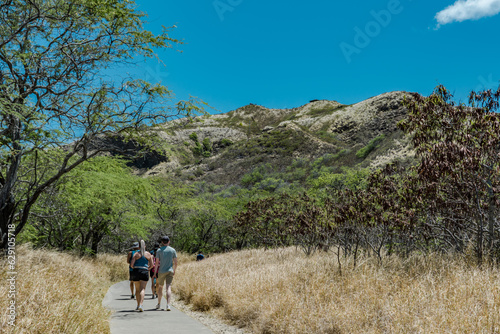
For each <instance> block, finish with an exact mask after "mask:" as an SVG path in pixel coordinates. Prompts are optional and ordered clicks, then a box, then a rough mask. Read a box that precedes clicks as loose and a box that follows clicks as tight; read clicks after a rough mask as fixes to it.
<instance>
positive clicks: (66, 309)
mask: <svg viewBox="0 0 500 334" xmlns="http://www.w3.org/2000/svg"><path fill="white" fill-rule="evenodd" d="M124 259H125V258H124V256H112V255H103V256H99V257H98V258H97V259H84V258H79V257H76V256H72V255H69V254H64V253H58V252H51V251H46V250H31V249H29V248H28V247H27V246H18V247H17V249H16V270H17V273H18V274H17V277H16V293H17V295H16V298H15V301H16V321H15V326H10V325H9V324H8V323H7V318H6V315H7V314H6V313H5V312H2V313H3V314H2V317H1V324H0V326H1V327H0V332H2V333H30V334H32V333H40V334H50V333H109V323H108V320H109V316H110V314H111V312H110V311H108V310H106V309H105V308H103V306H102V299H103V298H104V295H105V294H106V292H107V290H108V288H109V286H110V285H111V284H112V282H113V281H119V280H123V279H126V275H127V273H128V271H127V265H126V263H125V261H124ZM0 266H1V269H0V270H1V271H0V281H1V282H2V283H1V284H0V295H1V296H7V291H8V286H7V284H6V279H7V277H8V274H7V265H6V263H5V259H4V260H2V261H1V263H0ZM10 300H11V299H9V298H4V297H2V298H0V308H1V309H2V310H6V309H7V305H8V303H9V301H10Z"/></svg>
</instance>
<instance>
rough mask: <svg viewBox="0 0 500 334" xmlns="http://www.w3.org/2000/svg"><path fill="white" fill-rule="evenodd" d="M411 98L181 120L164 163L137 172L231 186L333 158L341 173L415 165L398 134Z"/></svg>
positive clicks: (167, 140)
mask: <svg viewBox="0 0 500 334" xmlns="http://www.w3.org/2000/svg"><path fill="white" fill-rule="evenodd" d="M405 95H408V93H405V92H399V91H398V92H390V93H385V94H381V95H378V96H375V97H372V98H370V99H367V100H365V101H361V102H359V103H356V104H353V105H344V104H341V103H339V102H336V101H327V100H316V101H311V102H309V103H307V104H305V105H303V106H300V107H297V108H293V109H269V108H266V107H263V106H259V105H255V104H249V105H246V106H244V107H241V108H239V109H236V110H234V111H231V112H228V113H225V114H217V115H206V116H199V117H196V118H194V119H192V121H188V120H186V119H180V120H175V121H172V122H169V123H167V124H164V126H163V129H162V130H163V131H162V132H160V138H161V139H162V141H163V142H162V143H161V146H162V147H163V148H164V150H165V155H164V157H163V159H159V158H158V157H157V156H149V157H147V158H146V159H149V160H148V161H147V162H146V163H144V160H143V162H141V163H137V162H136V164H135V166H136V167H138V172H139V173H140V174H143V175H158V174H163V175H164V174H172V175H176V176H177V177H179V178H181V179H184V180H191V181H195V180H196V181H207V182H210V183H215V184H226V185H228V184H234V183H238V182H239V181H240V180H241V178H242V177H243V176H244V175H245V174H247V173H249V172H251V171H252V170H253V169H254V168H256V167H257V166H261V165H266V166H267V168H268V169H272V170H274V171H276V172H285V171H286V168H287V167H288V166H291V165H292V164H293V163H294V161H314V160H316V159H319V158H321V157H327V158H328V159H326V160H328V164H327V165H328V166H329V168H331V170H334V171H335V170H340V168H341V167H343V166H347V167H354V166H359V167H368V168H376V167H379V166H381V165H383V164H385V163H387V162H390V161H393V160H395V159H398V160H401V161H408V160H411V159H412V156H413V154H412V151H411V149H410V148H409V145H408V141H407V139H406V138H405V137H404V135H403V134H402V132H401V131H400V130H398V129H397V126H396V124H397V122H398V121H400V120H401V119H402V118H403V117H404V116H405V114H406V109H405V108H404V106H403V99H404V97H405ZM362 149H364V152H360V150H362Z"/></svg>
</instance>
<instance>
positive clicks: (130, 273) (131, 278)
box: [128, 270, 134, 281]
mask: <svg viewBox="0 0 500 334" xmlns="http://www.w3.org/2000/svg"><path fill="white" fill-rule="evenodd" d="M128 280H129V281H133V280H134V278H133V277H132V270H129V271H128Z"/></svg>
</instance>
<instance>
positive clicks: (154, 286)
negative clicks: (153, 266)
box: [150, 277, 156, 298]
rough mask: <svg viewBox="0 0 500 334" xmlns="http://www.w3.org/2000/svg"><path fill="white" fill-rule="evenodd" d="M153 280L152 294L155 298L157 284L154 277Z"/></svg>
mask: <svg viewBox="0 0 500 334" xmlns="http://www.w3.org/2000/svg"><path fill="white" fill-rule="evenodd" d="M150 278H151V294H152V295H153V298H154V297H155V294H156V292H155V291H156V289H155V288H156V284H155V279H154V278H153V277H150Z"/></svg>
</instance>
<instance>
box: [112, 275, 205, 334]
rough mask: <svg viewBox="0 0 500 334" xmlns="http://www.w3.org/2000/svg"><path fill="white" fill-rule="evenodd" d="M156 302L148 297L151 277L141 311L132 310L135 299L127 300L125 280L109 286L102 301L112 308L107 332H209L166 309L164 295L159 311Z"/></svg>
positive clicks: (180, 333) (181, 315) (185, 317)
mask: <svg viewBox="0 0 500 334" xmlns="http://www.w3.org/2000/svg"><path fill="white" fill-rule="evenodd" d="M163 289H165V287H163ZM157 303H158V299H157V298H155V299H152V298H151V280H150V281H149V282H148V285H147V287H146V296H145V297H144V312H136V311H135V308H136V306H137V302H136V300H135V299H130V287H129V281H122V282H119V283H116V284H114V285H113V286H111V287H110V288H109V290H108V292H107V293H106V296H105V297H104V299H103V301H102V304H103V306H104V307H106V308H108V309H111V310H113V311H114V313H113V315H112V316H111V319H110V324H109V326H110V328H111V334H129V333H130V334H138V333H170V334H177V333H179V334H213V332H212V331H211V330H210V329H208V328H207V327H205V326H204V325H202V324H201V323H200V322H198V321H197V320H195V319H193V318H191V317H190V316H188V315H187V314H185V313H182V312H181V311H179V310H177V309H176V308H174V307H172V306H170V308H171V310H172V311H170V312H166V311H165V308H166V306H167V300H166V299H165V297H163V300H162V302H161V311H159V310H156V309H155V307H156V304H157Z"/></svg>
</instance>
